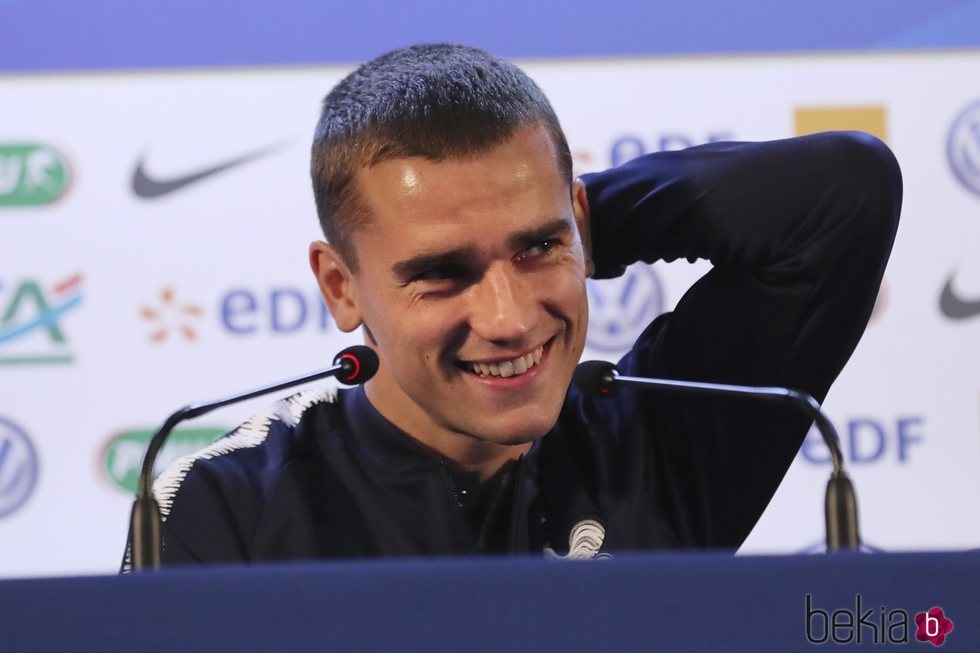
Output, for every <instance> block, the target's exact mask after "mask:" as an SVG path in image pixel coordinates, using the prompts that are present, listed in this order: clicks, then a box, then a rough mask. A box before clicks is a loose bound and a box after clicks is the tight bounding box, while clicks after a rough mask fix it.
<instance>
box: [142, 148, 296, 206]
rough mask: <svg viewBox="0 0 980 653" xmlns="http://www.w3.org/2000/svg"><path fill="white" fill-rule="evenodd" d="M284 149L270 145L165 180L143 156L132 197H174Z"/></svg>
mask: <svg viewBox="0 0 980 653" xmlns="http://www.w3.org/2000/svg"><path fill="white" fill-rule="evenodd" d="M283 147H284V145H283V144H281V143H280V144H276V145H267V146H266V147H262V148H259V149H257V150H254V151H252V152H248V153H247V154H243V155H240V156H236V157H234V158H231V159H224V160H222V161H219V162H217V163H213V164H211V165H208V166H203V167H202V166H200V165H197V166H196V167H193V168H191V169H189V170H182V171H181V172H178V173H173V174H170V175H167V176H165V177H164V176H157V175H154V174H150V173H148V172H147V170H146V160H147V158H148V157H147V155H145V154H143V155H141V156H140V157H139V159H138V160H137V161H136V166H135V167H134V169H133V178H132V182H131V187H132V189H133V194H134V195H136V196H137V197H139V198H141V199H144V200H151V199H158V198H161V197H164V196H167V195H171V194H173V193H176V192H178V191H180V190H183V189H185V188H187V187H189V186H193V185H195V184H198V183H199V182H202V181H204V180H205V179H208V178H209V177H213V176H215V175H218V174H220V173H222V172H226V171H228V170H231V169H233V168H237V167H239V166H243V165H245V164H247V163H251V162H252V161H255V160H257V159H261V158H263V157H266V156H269V155H270V154H272V153H274V152H276V151H278V150H281V149H282V148H283Z"/></svg>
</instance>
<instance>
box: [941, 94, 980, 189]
mask: <svg viewBox="0 0 980 653" xmlns="http://www.w3.org/2000/svg"><path fill="white" fill-rule="evenodd" d="M946 152H947V155H948V156H949V165H950V167H951V168H952V169H953V174H955V175H956V178H957V179H959V180H960V183H962V184H963V185H964V186H965V187H966V188H967V189H968V190H970V191H971V192H973V193H976V194H977V195H980V102H975V103H974V104H971V105H970V106H968V107H967V108H966V109H964V110H963V112H962V113H960V115H959V116H957V117H956V120H955V121H953V126H952V127H950V129H949V140H948V141H947V143H946Z"/></svg>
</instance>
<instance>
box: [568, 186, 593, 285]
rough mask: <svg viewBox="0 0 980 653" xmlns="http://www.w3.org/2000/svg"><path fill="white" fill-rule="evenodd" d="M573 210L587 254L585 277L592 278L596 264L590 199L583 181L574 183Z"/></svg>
mask: <svg viewBox="0 0 980 653" xmlns="http://www.w3.org/2000/svg"><path fill="white" fill-rule="evenodd" d="M572 209H573V210H574V211H575V223H576V224H577V225H578V233H579V237H580V238H581V239H582V249H583V250H584V253H585V276H587V277H591V276H592V275H593V274H595V264H594V263H593V262H592V223H591V217H590V215H589V198H588V196H587V195H586V194H585V184H583V183H582V180H581V179H575V181H573V182H572Z"/></svg>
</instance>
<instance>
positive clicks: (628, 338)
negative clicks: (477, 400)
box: [586, 263, 664, 353]
mask: <svg viewBox="0 0 980 653" xmlns="http://www.w3.org/2000/svg"><path fill="white" fill-rule="evenodd" d="M588 292H589V333H588V338H587V341H586V342H587V344H588V346H589V347H591V348H593V349H596V350H599V351H603V352H616V353H623V352H625V351H626V350H627V349H629V348H630V347H632V346H633V343H634V342H635V341H636V339H637V338H638V337H640V334H641V333H643V330H644V329H645V328H646V327H647V325H648V324H650V322H652V321H653V319H654V318H655V317H657V316H658V315H660V314H661V313H663V312H664V293H663V287H662V286H661V284H660V279H659V278H658V277H657V273H656V272H654V271H653V268H651V267H650V266H649V265H644V264H642V263H639V264H637V265H633V266H631V267H630V268H628V269H627V270H626V274H624V275H623V276H621V277H618V278H616V279H604V280H602V281H594V280H592V279H589V280H588Z"/></svg>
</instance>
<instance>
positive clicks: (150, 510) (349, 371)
mask: <svg viewBox="0 0 980 653" xmlns="http://www.w3.org/2000/svg"><path fill="white" fill-rule="evenodd" d="M378 364H379V363H378V355H377V354H376V353H374V350H373V349H371V348H370V347H366V346H364V345H354V346H353V347H348V348H347V349H345V350H343V351H342V352H340V353H339V354H337V355H336V356H335V357H334V359H333V366H332V367H328V368H326V369H324V370H320V371H318V372H313V373H312V374H307V375H305V376H297V377H294V378H292V379H289V380H287V381H282V382H280V383H276V384H274V385H270V386H265V387H263V388H258V389H256V390H251V391H249V392H244V393H242V394H238V395H232V396H230V397H225V398H224V399H218V400H217V401H206V402H201V403H197V404H190V405H189V406H184V407H183V408H181V409H180V410H178V411H177V412H176V413H174V414H173V415H171V416H170V417H168V418H167V419H166V421H165V422H164V423H163V426H161V427H160V428H159V429H158V430H157V432H156V433H154V434H153V438H152V439H151V440H150V443H149V444H148V445H147V447H146V453H145V454H144V455H143V466H142V467H141V469H140V477H139V486H138V489H137V490H136V500H135V501H134V502H133V514H132V517H131V520H130V525H129V529H130V530H129V541H130V547H131V549H130V555H131V562H132V568H133V571H143V570H145V569H159V568H160V505H159V504H158V503H157V500H156V497H154V496H153V466H154V464H155V463H156V458H157V454H159V453H160V449H162V448H163V444H164V442H165V441H166V439H167V436H168V435H169V434H170V432H171V431H173V430H174V427H176V426H177V425H178V424H180V423H181V422H183V421H184V420H186V419H192V418H194V417H199V416H201V415H204V414H205V413H210V412H211V411H212V410H214V409H216V408H221V407H222V406H227V405H229V404H236V403H238V402H240V401H245V400H246V399H252V398H253V397H259V396H261V395H265V394H269V393H270V392H276V391H277V390H283V389H285V388H289V387H292V386H294V385H300V384H302V383H309V382H310V381H316V380H317V379H322V378H325V377H328V376H333V377H335V378H336V379H337V380H338V381H340V382H341V383H344V384H346V385H359V384H361V383H364V382H366V381H368V380H369V379H370V378H371V377H372V376H374V374H375V373H376V372H377V371H378Z"/></svg>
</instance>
